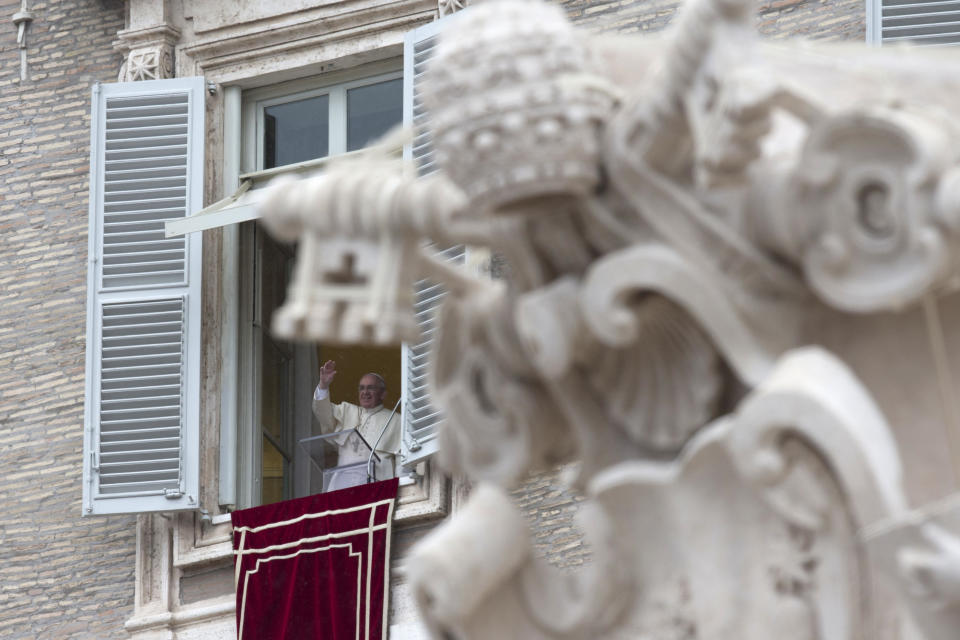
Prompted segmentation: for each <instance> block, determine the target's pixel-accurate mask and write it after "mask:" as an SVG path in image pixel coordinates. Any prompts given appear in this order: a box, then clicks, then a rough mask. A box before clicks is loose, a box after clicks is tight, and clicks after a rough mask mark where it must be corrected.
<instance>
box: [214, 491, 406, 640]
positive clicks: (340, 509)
mask: <svg viewBox="0 0 960 640" xmlns="http://www.w3.org/2000/svg"><path fill="white" fill-rule="evenodd" d="M396 497H397V480H396V479H393V480H384V481H383V482H375V483H373V484H367V485H362V486H359V487H352V488H349V489H343V490H341V491H334V492H331V493H323V494H319V495H315V496H309V497H307V498H298V499H296V500H287V501H285V502H278V503H275V504H268V505H265V506H262V507H255V508H253V509H244V510H243V511H234V512H233V513H232V514H231V518H232V520H233V548H234V554H235V555H236V573H235V584H236V587H237V638H238V640H281V639H283V640H291V639H294V638H295V639H297V640H301V639H302V640H320V639H321V638H323V639H324V640H361V639H362V640H386V638H387V605H388V596H389V588H388V586H389V585H388V580H389V566H390V527H391V522H392V520H393V508H394V503H395V501H396Z"/></svg>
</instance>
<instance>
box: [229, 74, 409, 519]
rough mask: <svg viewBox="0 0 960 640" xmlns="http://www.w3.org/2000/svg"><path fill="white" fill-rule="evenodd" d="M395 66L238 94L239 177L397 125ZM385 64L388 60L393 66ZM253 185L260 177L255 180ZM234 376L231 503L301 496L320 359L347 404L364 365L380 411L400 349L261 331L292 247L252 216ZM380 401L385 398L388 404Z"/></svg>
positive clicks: (310, 474) (306, 490)
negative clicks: (376, 380)
mask: <svg viewBox="0 0 960 640" xmlns="http://www.w3.org/2000/svg"><path fill="white" fill-rule="evenodd" d="M398 66H399V65H391V64H388V65H386V67H387V68H386V69H384V65H380V66H378V67H376V68H374V69H373V70H372V71H371V70H370V69H368V70H367V72H366V73H362V72H361V73H353V74H351V75H349V76H345V75H343V74H336V75H334V74H328V75H326V76H323V77H321V78H312V79H304V80H298V81H294V82H288V83H283V84H279V85H274V86H269V87H264V88H260V89H254V90H251V91H247V92H245V94H244V96H243V100H242V110H243V116H242V119H243V132H244V135H243V146H242V155H243V160H242V164H241V166H242V171H243V174H244V175H248V176H250V175H253V176H259V175H264V173H266V174H267V175H271V174H276V173H280V172H283V171H284V169H285V168H293V169H294V170H296V169H300V168H303V167H305V166H306V167H312V168H314V169H316V165H317V162H318V161H321V162H322V159H323V158H327V157H330V156H335V155H339V154H343V153H348V152H350V151H357V150H359V149H362V148H363V147H365V146H367V145H368V144H370V143H371V142H373V141H375V140H377V139H379V138H380V137H381V136H382V135H383V134H384V133H386V132H387V131H389V130H390V129H391V128H393V127H394V126H396V125H398V124H400V121H401V118H402V95H403V93H402V92H403V79H402V74H401V73H400V71H399V68H398ZM390 67H393V68H392V69H391V68H390ZM254 182H255V184H254V185H253V187H254V189H256V188H257V187H259V186H262V183H263V182H264V181H262V180H256V179H255V180H254ZM240 237H241V248H240V265H241V276H240V280H241V281H240V292H241V295H240V304H241V308H240V313H239V322H240V328H239V353H240V358H239V364H240V376H239V378H238V382H239V386H240V393H239V394H238V398H239V401H240V404H241V407H240V411H239V412H238V416H239V422H240V424H239V425H238V440H237V441H238V445H239V451H238V453H239V457H240V460H242V461H246V462H247V463H248V464H241V467H242V468H244V469H247V470H248V472H246V473H241V474H239V475H238V477H237V480H238V487H237V505H238V506H251V505H255V504H267V503H270V502H275V501H278V500H283V499H289V498H294V497H300V496H304V495H309V494H311V493H314V492H316V491H318V490H319V489H320V483H321V477H320V470H319V469H318V468H317V467H316V465H315V464H313V461H312V460H311V458H310V456H309V454H308V452H307V449H306V448H305V447H303V446H301V445H300V444H299V442H300V441H301V440H302V439H303V438H306V437H309V436H311V435H314V434H316V433H317V432H318V431H317V428H316V425H315V419H314V417H313V415H312V412H311V407H310V405H311V399H312V396H313V390H314V385H315V384H316V382H317V380H318V377H319V367H320V365H321V364H322V363H323V362H324V361H326V360H334V361H336V362H337V370H338V371H337V377H336V380H335V382H334V384H333V385H332V387H331V399H332V400H333V401H334V402H341V401H344V400H346V401H349V402H353V403H356V402H357V397H356V383H357V381H358V380H359V379H360V377H361V376H362V375H363V374H364V373H366V372H368V371H374V372H377V373H379V374H380V375H382V376H383V377H384V379H385V380H386V381H387V388H388V394H387V397H386V399H385V402H384V404H385V406H386V408H387V410H389V409H390V408H392V407H393V404H394V403H395V402H396V399H397V398H398V397H399V393H400V389H401V383H400V349H398V348H362V347H355V348H345V347H342V346H335V345H324V344H319V345H317V344H306V343H303V344H297V343H289V342H285V341H282V340H279V339H277V338H275V337H274V336H273V335H272V332H271V331H270V322H271V318H272V316H273V313H274V311H276V309H277V308H278V307H279V306H280V305H281V304H282V303H283V300H284V298H285V297H286V291H287V288H288V285H289V282H290V277H291V272H292V265H293V261H294V259H295V255H296V247H294V246H286V245H282V244H281V243H278V242H277V241H276V240H274V239H272V238H271V237H269V235H268V234H266V233H265V232H264V231H263V230H262V229H261V228H259V227H258V226H257V225H256V224H255V223H254V222H252V221H251V222H245V223H242V225H241V229H240ZM388 403H389V406H387V405H388Z"/></svg>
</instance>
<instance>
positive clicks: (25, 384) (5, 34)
mask: <svg viewBox="0 0 960 640" xmlns="http://www.w3.org/2000/svg"><path fill="white" fill-rule="evenodd" d="M29 9H30V10H31V11H32V12H33V14H34V22H33V24H32V25H31V26H30V28H29V31H28V34H27V43H28V47H27V61H28V66H29V73H30V79H29V80H28V81H26V82H21V81H20V51H19V49H18V48H17V44H16V29H15V28H14V27H13V25H12V24H11V22H10V18H11V16H12V15H13V14H14V13H15V12H17V11H19V10H20V0H16V1H11V0H0V234H2V244H0V478H2V482H0V504H2V510H0V511H2V513H3V517H2V519H0V549H2V551H0V556H2V558H3V561H2V562H0V637H2V638H5V639H8V640H15V639H20V638H24V639H27V638H29V639H31V640H33V639H44V638H52V639H57V640H60V639H66V638H89V639H91V640H93V639H96V640H105V639H109V638H122V637H125V636H126V634H125V632H124V631H123V622H124V620H125V619H126V618H127V617H129V616H130V614H131V613H132V607H133V593H134V584H133V571H134V556H133V554H134V548H135V544H136V542H135V526H134V525H135V520H134V518H132V517H110V518H89V519H81V517H80V497H81V449H82V444H83V440H82V435H83V394H84V343H85V325H86V310H85V295H86V258H87V165H88V158H89V155H88V154H89V150H88V147H89V140H90V133H89V121H90V87H91V85H92V84H93V82H94V81H96V80H101V81H107V82H109V81H113V80H115V79H116V74H117V71H118V68H119V64H120V56H119V55H118V54H117V53H116V52H114V51H113V49H112V48H111V42H112V41H113V40H114V38H115V37H116V32H117V30H118V29H121V28H122V27H123V11H124V7H123V3H122V0H58V1H57V2H36V1H35V0H30V2H29Z"/></svg>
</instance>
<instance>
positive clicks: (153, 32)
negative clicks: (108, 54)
mask: <svg viewBox="0 0 960 640" xmlns="http://www.w3.org/2000/svg"><path fill="white" fill-rule="evenodd" d="M179 40H180V30H179V29H177V28H176V27H172V26H170V25H167V24H161V25H157V26H154V27H147V28H146V29H124V30H123V31H118V32H117V39H116V40H115V41H114V42H113V48H114V49H116V50H117V51H120V52H122V53H126V52H128V51H130V50H131V49H135V48H137V47H141V46H146V45H153V44H166V45H170V46H172V45H175V44H177V42H179Z"/></svg>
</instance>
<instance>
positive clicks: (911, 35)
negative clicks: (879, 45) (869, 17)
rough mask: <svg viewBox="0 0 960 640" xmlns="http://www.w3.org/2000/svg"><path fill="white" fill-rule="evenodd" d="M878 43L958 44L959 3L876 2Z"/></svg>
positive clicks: (959, 25)
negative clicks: (878, 16)
mask: <svg viewBox="0 0 960 640" xmlns="http://www.w3.org/2000/svg"><path fill="white" fill-rule="evenodd" d="M879 3H880V40H881V42H884V43H890V42H899V41H909V42H911V43H912V44H914V45H917V46H929V45H945V44H960V0H946V1H942V2H913V1H904V0H879Z"/></svg>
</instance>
